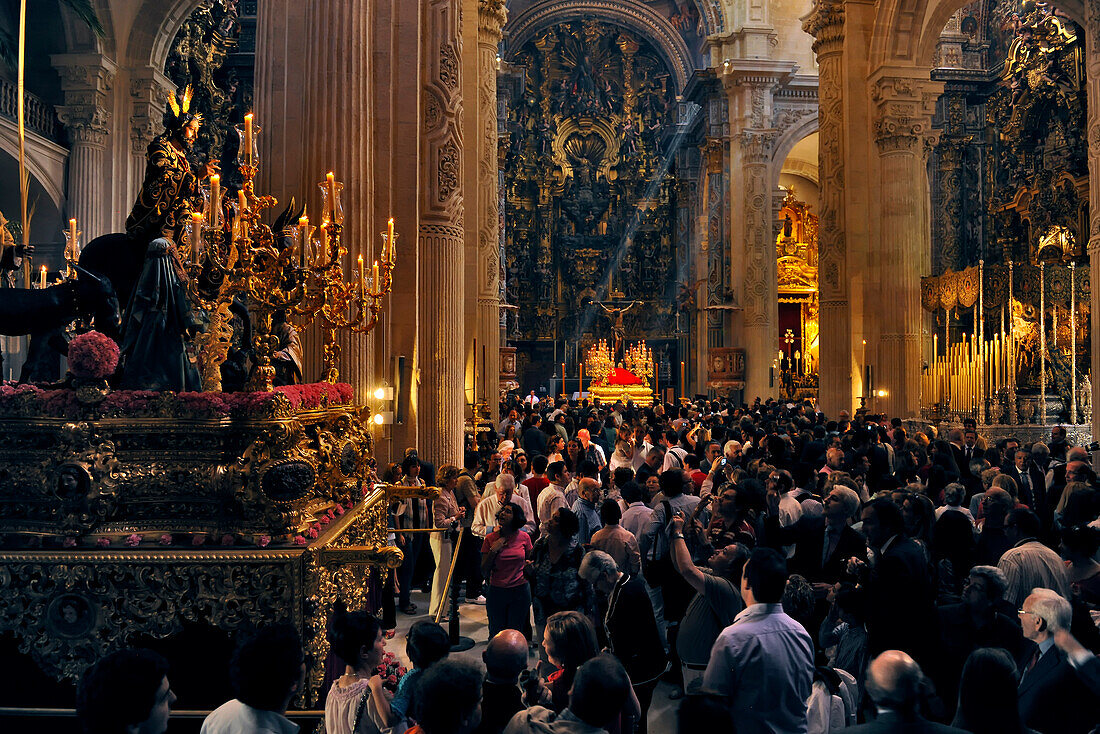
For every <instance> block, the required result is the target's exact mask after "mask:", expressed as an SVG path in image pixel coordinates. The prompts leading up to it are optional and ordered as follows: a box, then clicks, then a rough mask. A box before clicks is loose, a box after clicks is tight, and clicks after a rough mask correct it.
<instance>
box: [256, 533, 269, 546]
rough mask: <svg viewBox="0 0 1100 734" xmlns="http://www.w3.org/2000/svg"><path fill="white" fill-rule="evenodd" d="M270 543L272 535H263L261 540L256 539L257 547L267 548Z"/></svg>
mask: <svg viewBox="0 0 1100 734" xmlns="http://www.w3.org/2000/svg"><path fill="white" fill-rule="evenodd" d="M270 542H271V536H270V535H261V536H260V537H259V538H257V539H256V545H258V546H260V547H261V548H266V547H267V545H268V544H269V543H270Z"/></svg>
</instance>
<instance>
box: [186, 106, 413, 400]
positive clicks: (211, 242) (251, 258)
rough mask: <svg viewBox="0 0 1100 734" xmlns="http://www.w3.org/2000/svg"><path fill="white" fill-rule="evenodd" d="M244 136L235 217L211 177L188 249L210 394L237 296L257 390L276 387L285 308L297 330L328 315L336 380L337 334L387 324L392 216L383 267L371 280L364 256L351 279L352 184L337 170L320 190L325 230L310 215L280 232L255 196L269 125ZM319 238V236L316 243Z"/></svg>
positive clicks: (330, 366) (328, 347) (330, 373)
mask: <svg viewBox="0 0 1100 734" xmlns="http://www.w3.org/2000/svg"><path fill="white" fill-rule="evenodd" d="M237 133H238V135H239V136H240V140H241V145H240V149H239V150H240V152H239V154H238V158H237V166H238V168H239V170H240V172H241V176H242V178H243V185H242V186H241V189H240V191H238V192H237V201H236V202H235V203H234V204H233V205H232V207H231V209H232V212H233V216H232V219H231V221H230V222H228V223H227V222H225V221H224V213H225V210H224V207H223V205H222V201H221V195H222V192H221V188H220V183H221V182H220V178H218V177H217V176H212V177H211V181H210V185H209V187H207V188H206V189H205V191H204V194H205V198H206V204H205V207H204V210H203V212H201V213H199V212H196V213H194V214H192V217H191V221H190V222H188V225H187V237H186V242H185V243H184V245H185V246H184V247H181V248H180V256H181V260H182V265H183V269H184V271H185V273H186V275H187V293H188V296H189V297H190V298H191V301H192V303H193V304H194V305H195V306H197V307H199V308H201V309H202V310H203V311H205V312H206V314H207V316H208V319H209V322H210V327H209V328H208V329H207V331H206V332H205V333H204V334H202V335H200V336H199V337H198V339H197V341H196V347H197V351H198V353H199V362H200V372H201V374H202V379H203V389H204V390H220V389H221V377H220V370H221V364H222V363H223V362H224V361H225V358H226V355H227V353H228V348H229V344H230V341H231V339H232V330H231V328H230V327H229V321H230V319H231V314H230V311H229V306H230V304H231V303H232V301H233V299H234V298H235V297H236V296H238V295H239V296H244V297H245V298H246V299H247V303H248V311H249V320H250V321H251V324H252V348H253V351H254V354H255V361H256V366H255V368H254V370H253V373H252V376H251V378H250V380H249V382H248V385H247V389H248V390H251V391H270V390H271V389H272V387H273V385H272V380H273V378H274V376H275V367H274V365H273V364H272V356H273V354H274V352H275V350H276V348H277V342H278V338H277V337H276V336H275V335H273V333H272V320H273V316H274V314H275V313H277V312H282V313H285V314H286V315H287V319H288V320H290V321H291V322H292V323H294V325H295V326H296V327H298V328H303V327H305V326H308V325H309V324H310V323H312V322H313V320H314V319H315V318H320V324H321V328H322V334H323V338H324V365H323V371H324V379H325V380H326V381H328V382H336V381H337V380H338V379H339V369H338V367H337V364H338V361H339V357H340V346H339V344H337V343H336V331H337V330H338V329H346V330H349V331H352V332H353V333H366V332H368V331H370V330H371V329H372V328H374V326H375V324H376V323H377V321H378V316H379V314H380V312H381V310H382V299H383V297H384V296H385V295H386V294H387V293H389V292H390V288H391V284H392V272H393V266H394V264H395V262H396V259H397V257H396V247H395V242H396V238H397V235H396V234H395V232H394V228H393V220H392V219H391V220H390V222H389V228H388V231H387V232H386V233H383V235H382V236H383V247H382V255H381V259H382V262H381V267H379V263H375V264H374V265H373V267H372V269H371V277H370V280H369V284H368V280H367V274H366V266H365V265H364V263H363V258H362V256H360V257H359V259H358V266H357V267H356V268H354V269H353V271H352V275H353V277H352V279H351V280H350V281H348V280H346V279H345V277H344V275H345V271H344V259H345V257H347V254H348V253H347V249H346V248H345V247H344V244H343V205H342V202H341V201H340V193H341V191H342V189H343V185H342V184H341V183H340V182H338V181H336V180H335V176H334V175H333V174H332V173H329V174H328V176H327V178H326V180H325V181H323V182H322V183H321V184H320V187H321V190H322V196H323V200H324V203H323V207H322V211H323V213H322V218H321V226H320V227H313V226H311V225H310V222H309V219H308V217H302V218H301V219H300V220H299V221H298V223H297V226H288V227H286V228H285V229H284V231H282V232H278V233H273V232H272V231H271V228H270V227H268V226H267V225H265V224H264V223H263V222H262V221H261V212H262V211H263V210H264V209H268V208H271V207H273V206H275V205H276V203H277V202H276V200H275V198H274V197H272V196H260V195H257V194H256V192H255V177H256V173H257V172H258V170H259V155H258V145H257V138H258V136H259V133H260V127H259V126H258V125H255V124H254V123H253V119H252V115H251V114H249V115H247V116H246V117H245V123H244V124H243V125H238V126H237ZM227 225H228V226H227ZM314 233H316V234H318V235H319V238H320V239H319V240H314V239H313V235H314ZM200 276H201V277H202V278H203V279H204V280H205V281H207V282H208V284H213V285H215V286H216V287H215V288H214V290H213V292H211V291H210V289H209V288H208V289H207V290H206V292H203V289H202V288H201V287H200Z"/></svg>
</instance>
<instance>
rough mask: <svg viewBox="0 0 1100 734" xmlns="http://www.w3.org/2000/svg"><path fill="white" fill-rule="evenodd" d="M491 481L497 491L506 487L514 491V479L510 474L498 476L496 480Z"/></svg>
mask: <svg viewBox="0 0 1100 734" xmlns="http://www.w3.org/2000/svg"><path fill="white" fill-rule="evenodd" d="M493 481H494V483H495V484H496V487H497V489H504V488H505V487H507V488H508V489H509V490H510V491H512V492H515V491H516V478H515V477H514V476H512V475H511V474H498V475H497V478H496V479H495V480H493ZM508 485H511V486H508Z"/></svg>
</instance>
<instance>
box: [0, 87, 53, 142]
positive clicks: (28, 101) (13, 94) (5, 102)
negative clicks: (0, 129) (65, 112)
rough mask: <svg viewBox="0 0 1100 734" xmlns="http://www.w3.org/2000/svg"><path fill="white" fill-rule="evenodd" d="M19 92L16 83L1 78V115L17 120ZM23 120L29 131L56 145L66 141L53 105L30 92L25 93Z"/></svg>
mask: <svg viewBox="0 0 1100 734" xmlns="http://www.w3.org/2000/svg"><path fill="white" fill-rule="evenodd" d="M18 99H19V90H18V88H17V87H16V85H15V83H14V82H12V81H9V80H7V79H3V78H0V115H2V116H4V117H6V118H8V119H9V120H15V119H17V117H18V104H17V102H18ZM23 119H24V122H25V124H26V126H27V129H28V130H31V131H33V132H36V133H38V134H39V135H41V136H42V137H44V138H46V139H47V140H52V141H54V142H55V143H59V142H63V141H64V131H63V129H62V127H61V122H60V121H59V120H58V119H57V110H55V109H54V107H53V105H51V104H49V103H48V102H46V101H45V100H43V99H40V98H38V97H36V96H34V95H33V94H31V93H30V92H27V91H25V90H24V92H23Z"/></svg>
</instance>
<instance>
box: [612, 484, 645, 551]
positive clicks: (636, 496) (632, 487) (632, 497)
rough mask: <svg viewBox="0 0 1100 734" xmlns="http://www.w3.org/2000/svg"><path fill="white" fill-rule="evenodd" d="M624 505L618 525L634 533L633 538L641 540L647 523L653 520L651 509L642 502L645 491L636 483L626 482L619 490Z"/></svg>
mask: <svg viewBox="0 0 1100 734" xmlns="http://www.w3.org/2000/svg"><path fill="white" fill-rule="evenodd" d="M619 491H620V492H621V493H622V496H623V502H625V503H626V510H625V511H624V512H623V518H622V520H620V521H619V524H620V525H621V526H623V527H624V528H626V529H627V530H629V531H630V532H632V533H634V537H635V538H638V539H639V540H641V537H642V535H643V534H644V533H645V531H646V528H648V527H649V523H650V521H651V520H653V509H652V508H651V507H650V506H649V505H647V504H646V503H645V502H644V501H643V497H644V496H645V490H643V489H642V485H640V484H638V483H637V482H627V483H626V484H624V485H623V486H622V488H621V489H620V490H619Z"/></svg>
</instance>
